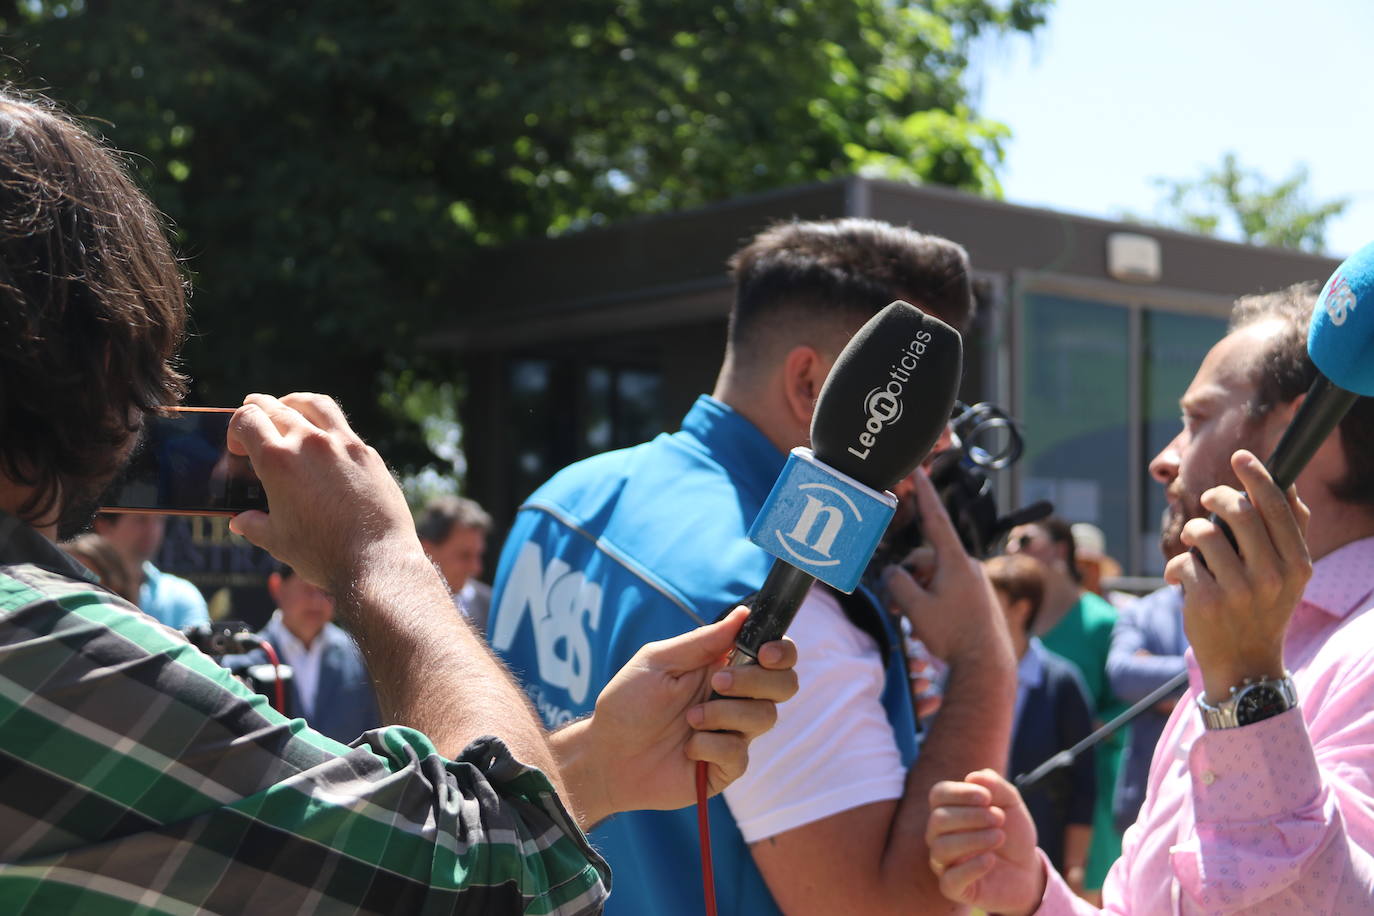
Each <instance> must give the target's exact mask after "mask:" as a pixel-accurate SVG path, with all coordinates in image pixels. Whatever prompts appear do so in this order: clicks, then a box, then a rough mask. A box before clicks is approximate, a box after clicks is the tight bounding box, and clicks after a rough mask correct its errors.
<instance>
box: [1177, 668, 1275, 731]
mask: <svg viewBox="0 0 1374 916" xmlns="http://www.w3.org/2000/svg"><path fill="white" fill-rule="evenodd" d="M1259 687H1268V688H1271V689H1273V690H1275V691H1277V692H1278V694H1279V696H1280V698H1281V700H1282V702H1283V704H1284V707H1283V709H1282V710H1280V711H1281V712H1286V711H1287V710H1289V709H1292V708H1293V707H1294V706H1297V705H1298V693H1297V689H1296V688H1295V687H1294V686H1293V676H1292V675H1291V674H1289V673H1288V672H1287V671H1285V672H1284V675H1283V677H1281V678H1271V677H1261V678H1248V677H1247V678H1246V679H1245V680H1244V681H1242V682H1241V685H1240V686H1239V687H1232V688H1231V695H1230V696H1229V697H1227V698H1226V699H1225V700H1222V701H1221V702H1220V703H1218V704H1217V705H1216V706H1213V705H1211V704H1210V703H1208V702H1207V700H1206V697H1205V695H1204V694H1198V698H1197V707H1198V711H1199V712H1201V713H1202V724H1203V725H1205V726H1206V727H1207V728H1209V729H1221V728H1239V727H1240V726H1241V725H1242V724H1245V725H1250V724H1253V723H1250V722H1246V723H1242V722H1241V721H1240V720H1239V719H1238V717H1237V712H1238V710H1239V709H1240V703H1241V699H1242V698H1243V697H1244V696H1245V695H1246V694H1247V693H1249V692H1250V691H1252V690H1254V689H1255V688H1259ZM1256 721H1263V720H1259V719H1257V720H1256Z"/></svg>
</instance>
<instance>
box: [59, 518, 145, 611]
mask: <svg viewBox="0 0 1374 916" xmlns="http://www.w3.org/2000/svg"><path fill="white" fill-rule="evenodd" d="M61 547H62V549H63V550H65V551H66V552H67V554H68V555H69V556H71V557H73V558H74V559H75V560H76V561H77V562H79V563H80V564H81V565H82V566H84V567H86V568H87V569H89V570H90V571H91V572H93V573H95V574H96V575H97V576H98V577H99V578H100V584H101V585H103V586H105V587H106V588H108V589H109V590H110V591H112V592H114V593H115V594H116V595H118V596H119V597H121V598H123V599H124V600H125V601H127V602H129V603H130V604H137V603H138V589H137V588H135V587H134V578H133V575H132V574H131V573H130V571H129V567H128V564H126V563H125V562H124V557H123V556H121V555H120V553H119V551H118V550H115V549H114V547H113V546H111V544H110V542H109V541H107V540H105V539H104V538H103V537H101V536H100V535H98V534H95V533H94V532H87V533H86V534H83V535H79V536H77V537H75V538H73V539H71V540H70V541H67V542H65V543H63V544H62V545H61Z"/></svg>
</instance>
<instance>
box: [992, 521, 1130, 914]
mask: <svg viewBox="0 0 1374 916" xmlns="http://www.w3.org/2000/svg"><path fill="white" fill-rule="evenodd" d="M1007 553H1009V554H1026V555H1028V556H1031V557H1034V558H1035V559H1037V560H1039V561H1040V563H1041V567H1042V569H1043V571H1044V575H1045V599H1044V604H1043V606H1042V607H1041V611H1040V617H1039V619H1037V621H1036V625H1035V631H1036V632H1037V633H1039V634H1040V638H1041V640H1042V641H1043V642H1044V644H1045V648H1047V649H1049V650H1050V651H1051V652H1055V653H1058V654H1059V655H1062V656H1063V657H1064V658H1067V659H1068V660H1069V661H1071V662H1073V664H1074V665H1075V666H1077V668H1078V673H1079V674H1081V675H1082V676H1083V682H1084V683H1085V684H1086V685H1087V687H1088V693H1089V695H1090V697H1091V699H1092V701H1093V709H1094V710H1096V713H1097V721H1098V722H1105V721H1107V720H1109V719H1111V718H1112V717H1113V716H1115V715H1116V714H1117V713H1119V712H1121V711H1122V709H1124V708H1125V707H1124V706H1123V705H1122V704H1121V701H1120V700H1119V699H1117V697H1116V694H1114V693H1113V692H1112V688H1111V684H1110V683H1108V681H1107V653H1108V652H1109V651H1110V650H1111V644H1112V627H1113V626H1115V624H1116V608H1114V607H1112V605H1111V604H1110V603H1108V601H1107V600H1106V599H1105V598H1102V597H1100V596H1098V595H1095V594H1093V593H1092V592H1090V591H1088V589H1086V588H1084V587H1083V583H1082V582H1081V581H1080V573H1079V571H1078V556H1077V550H1076V546H1075V544H1074V538H1073V529H1072V527H1071V526H1070V525H1069V523H1068V522H1067V521H1065V520H1064V519H1062V518H1060V517H1059V516H1057V515H1050V516H1047V517H1045V518H1043V519H1041V520H1040V521H1038V522H1032V523H1030V524H1027V525H1018V526H1017V527H1015V528H1013V529H1012V530H1011V533H1010V534H1009V535H1008V536H1007ZM1124 745H1125V736H1124V735H1123V734H1122V733H1121V732H1119V731H1118V732H1116V733H1115V734H1113V735H1112V736H1110V737H1109V738H1107V739H1105V740H1104V741H1103V742H1102V743H1101V744H1099V745H1098V746H1097V753H1096V758H1097V760H1096V770H1097V785H1098V788H1099V791H1098V793H1097V801H1096V803H1095V805H1094V809H1093V842H1092V849H1091V851H1090V852H1089V854H1088V868H1087V877H1086V879H1085V882H1084V885H1085V889H1086V891H1087V892H1088V893H1085V894H1084V896H1085V897H1087V899H1089V900H1095V898H1096V896H1097V894H1098V893H1100V890H1101V888H1102V882H1103V881H1105V880H1106V877H1107V871H1108V870H1109V869H1110V868H1111V867H1112V863H1113V862H1115V861H1116V860H1117V858H1118V857H1119V856H1120V855H1121V832H1120V831H1119V830H1117V829H1116V823H1115V819H1114V818H1113V816H1112V790H1113V788H1114V787H1115V786H1116V779H1117V770H1118V769H1119V768H1120V764H1121V750H1122V748H1123V747H1124ZM1058 750H1063V748H1058ZM1039 762H1040V761H1036V763H1039Z"/></svg>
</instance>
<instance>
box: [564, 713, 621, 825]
mask: <svg viewBox="0 0 1374 916" xmlns="http://www.w3.org/2000/svg"><path fill="white" fill-rule="evenodd" d="M549 747H550V748H551V749H552V751H553V755H554V758H555V759H556V760H557V762H558V771H559V773H560V774H561V775H562V777H563V786H564V793H563V800H564V801H565V802H566V803H567V804H568V806H569V808H570V809H571V810H572V813H573V816H574V817H576V818H577V822H578V826H580V827H581V828H582V829H583V830H590V829H591V828H592V827H593V826H595V825H596V824H597V823H599V822H601V821H603V820H605V819H606V818H608V817H610V816H611V815H612V814H614V813H615V809H614V807H613V805H612V804H611V802H610V801H609V798H610V793H609V792H608V791H607V790H606V774H607V768H606V766H605V764H604V762H603V761H602V760H601V759H600V757H599V756H598V751H599V750H600V748H599V747H598V745H597V743H596V742H595V740H594V739H593V737H592V731H591V719H589V718H588V719H578V720H577V721H576V722H572V723H570V724H568V725H566V726H564V727H563V728H560V729H559V730H558V731H556V732H553V733H552V734H551V735H549Z"/></svg>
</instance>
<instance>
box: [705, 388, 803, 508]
mask: <svg viewBox="0 0 1374 916" xmlns="http://www.w3.org/2000/svg"><path fill="white" fill-rule="evenodd" d="M678 439H679V440H680V441H683V440H685V441H686V442H687V444H689V445H690V446H691V447H693V448H696V449H698V450H700V451H702V452H704V453H705V454H706V455H708V456H709V457H710V458H711V459H712V460H714V461H716V462H717V463H718V464H720V465H721V466H722V467H724V468H728V469H729V471H730V474H731V477H733V478H734V480H735V481H736V483H737V485H738V486H739V487H740V489H743V490H747V491H749V492H750V493H751V495H753V496H755V497H756V499H757V500H758V502H759V503H760V504H761V503H762V502H763V500H764V499H766V498H767V497H768V494H769V492H771V491H772V489H773V484H774V483H775V482H776V481H777V479H778V475H779V474H781V473H782V466H783V465H784V464H785V463H786V462H787V456H786V455H785V454H783V453H782V452H780V451H778V448H777V446H775V445H774V444H773V443H772V442H770V441H768V437H767V436H765V435H764V434H763V433H762V432H761V431H760V430H759V428H758V427H757V426H755V425H754V424H753V423H750V422H749V421H748V420H746V419H745V418H744V417H743V415H741V414H740V413H738V412H737V411H735V410H734V409H733V408H732V407H730V406H729V405H728V404H724V403H722V402H720V401H717V400H716V399H715V398H713V397H711V396H710V395H705V394H703V395H701V396H699V397H698V398H697V400H696V403H695V404H693V405H692V409H691V410H689V411H688V412H687V416H685V417H683V419H682V434H680V435H679V436H678Z"/></svg>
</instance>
